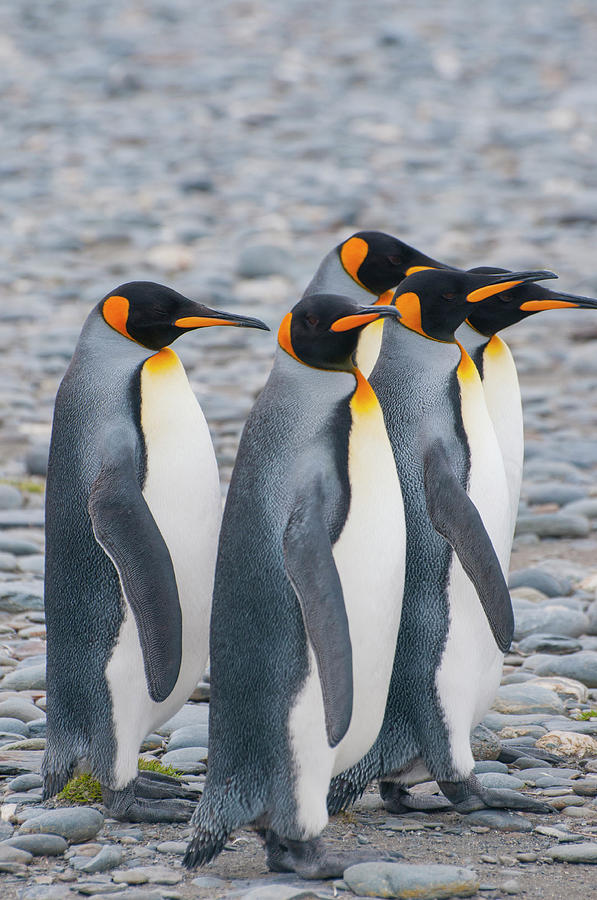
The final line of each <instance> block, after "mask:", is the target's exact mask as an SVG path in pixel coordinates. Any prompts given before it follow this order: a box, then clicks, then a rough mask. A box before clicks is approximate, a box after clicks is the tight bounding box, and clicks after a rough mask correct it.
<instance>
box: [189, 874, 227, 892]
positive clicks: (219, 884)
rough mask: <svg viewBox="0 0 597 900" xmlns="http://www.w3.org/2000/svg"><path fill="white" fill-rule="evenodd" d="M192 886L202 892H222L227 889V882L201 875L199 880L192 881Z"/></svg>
mask: <svg viewBox="0 0 597 900" xmlns="http://www.w3.org/2000/svg"><path fill="white" fill-rule="evenodd" d="M191 884H194V885H195V887H197V888H199V889H200V890H202V891H205V890H207V889H208V888H212V889H214V890H218V889H219V890H221V889H222V888H224V887H226V882H225V881H224V880H223V879H222V878H213V877H212V876H211V875H199V876H198V877H197V878H193V879H192V881H191Z"/></svg>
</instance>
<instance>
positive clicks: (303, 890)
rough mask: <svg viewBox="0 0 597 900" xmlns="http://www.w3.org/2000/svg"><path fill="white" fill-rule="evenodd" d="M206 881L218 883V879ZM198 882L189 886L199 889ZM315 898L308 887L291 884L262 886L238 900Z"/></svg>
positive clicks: (299, 899)
mask: <svg viewBox="0 0 597 900" xmlns="http://www.w3.org/2000/svg"><path fill="white" fill-rule="evenodd" d="M207 880H209V881H220V879H219V878H214V879H207ZM198 882H199V883H198ZM200 882H201V879H200V878H194V879H193V880H192V882H191V884H195V885H197V887H201V883H200ZM223 884H225V882H223V881H220V885H217V884H211V885H206V887H211V888H217V887H221V886H222V885H223ZM317 896H318V895H317V894H315V893H313V891H312V890H310V889H309V888H308V887H295V886H293V885H291V884H263V885H259V886H258V887H254V888H251V889H250V890H248V891H247V892H246V893H243V894H241V895H240V898H239V900H317Z"/></svg>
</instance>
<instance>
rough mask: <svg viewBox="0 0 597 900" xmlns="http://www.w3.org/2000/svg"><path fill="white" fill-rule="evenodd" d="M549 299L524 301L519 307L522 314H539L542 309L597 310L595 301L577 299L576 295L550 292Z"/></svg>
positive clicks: (596, 301) (587, 298) (585, 298)
mask: <svg viewBox="0 0 597 900" xmlns="http://www.w3.org/2000/svg"><path fill="white" fill-rule="evenodd" d="M550 293H551V297H546V298H545V299H543V300H526V301H525V302H524V303H523V304H522V305H521V307H520V308H521V310H522V311H523V312H541V310H543V309H573V308H575V307H576V308H577V309H597V300H593V299H592V298H591V297H579V296H577V295H576V294H560V293H556V292H555V291H551V292H550Z"/></svg>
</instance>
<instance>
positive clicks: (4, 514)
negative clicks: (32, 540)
mask: <svg viewBox="0 0 597 900" xmlns="http://www.w3.org/2000/svg"><path fill="white" fill-rule="evenodd" d="M44 521H45V515H44V510H43V508H40V507H36V506H28V507H27V508H26V509H7V510H3V511H0V528H43V525H44Z"/></svg>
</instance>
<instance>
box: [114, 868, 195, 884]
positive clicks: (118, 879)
mask: <svg viewBox="0 0 597 900" xmlns="http://www.w3.org/2000/svg"><path fill="white" fill-rule="evenodd" d="M182 878H183V876H182V872H180V871H175V870H174V869H169V868H167V867H166V866H136V867H135V868H132V869H125V870H123V871H121V872H114V874H113V875H112V880H113V881H114V883H115V884H147V883H148V882H149V883H150V884H178V883H179V882H180V881H182Z"/></svg>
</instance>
